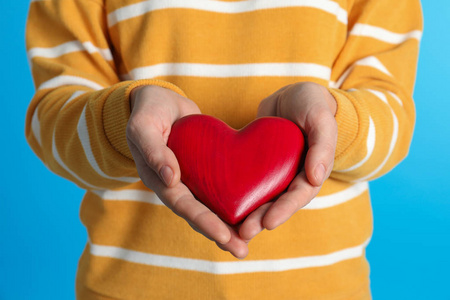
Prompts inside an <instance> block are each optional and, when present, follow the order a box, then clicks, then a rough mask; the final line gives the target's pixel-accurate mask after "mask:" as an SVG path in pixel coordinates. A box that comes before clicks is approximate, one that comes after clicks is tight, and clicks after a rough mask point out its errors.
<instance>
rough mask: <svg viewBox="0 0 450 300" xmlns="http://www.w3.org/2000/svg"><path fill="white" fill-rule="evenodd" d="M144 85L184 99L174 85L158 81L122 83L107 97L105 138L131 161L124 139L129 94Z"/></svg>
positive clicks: (180, 91) (131, 157) (104, 124)
mask: <svg viewBox="0 0 450 300" xmlns="http://www.w3.org/2000/svg"><path fill="white" fill-rule="evenodd" d="M144 85H157V86H160V87H163V88H167V89H170V90H172V91H174V92H176V93H178V94H180V95H181V96H183V97H186V94H185V93H184V92H183V91H182V90H181V89H180V88H179V87H177V86H176V85H174V84H172V83H170V82H166V81H163V80H158V79H142V80H136V81H127V82H123V83H122V84H119V85H118V86H117V89H115V90H114V91H113V92H112V93H111V94H110V95H109V97H108V99H107V100H106V101H105V104H104V106H103V126H104V129H105V134H106V137H107V138H108V140H109V142H110V143H111V145H112V146H113V147H114V149H116V150H117V151H118V152H119V153H121V154H122V155H124V156H125V157H127V158H129V159H131V160H132V159H133V156H132V155H131V152H130V149H129V148H128V144H127V138H126V128H127V124H128V120H129V118H130V114H131V112H130V93H131V91H132V90H133V89H134V88H136V87H140V86H144Z"/></svg>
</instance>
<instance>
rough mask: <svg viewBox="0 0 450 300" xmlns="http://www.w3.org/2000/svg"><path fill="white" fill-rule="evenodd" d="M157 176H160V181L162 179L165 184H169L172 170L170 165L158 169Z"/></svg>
mask: <svg viewBox="0 0 450 300" xmlns="http://www.w3.org/2000/svg"><path fill="white" fill-rule="evenodd" d="M159 176H160V177H161V179H162V181H164V183H165V184H166V185H167V186H169V185H170V183H171V182H172V178H173V171H172V169H171V168H170V167H168V166H164V167H162V168H161V170H160V171H159Z"/></svg>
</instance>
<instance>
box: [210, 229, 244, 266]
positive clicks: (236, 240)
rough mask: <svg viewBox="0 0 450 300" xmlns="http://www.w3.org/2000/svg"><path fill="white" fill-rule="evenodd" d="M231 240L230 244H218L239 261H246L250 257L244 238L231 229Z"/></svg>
mask: <svg viewBox="0 0 450 300" xmlns="http://www.w3.org/2000/svg"><path fill="white" fill-rule="evenodd" d="M230 232H231V238H230V240H229V241H228V243H225V244H221V243H217V242H216V244H217V246H218V247H219V248H220V249H222V250H224V251H228V252H230V253H231V254H232V255H233V256H234V257H236V258H239V259H244V258H245V257H246V256H247V255H248V245H247V243H246V242H245V241H244V240H242V238H241V237H240V236H239V235H238V234H237V232H236V231H234V230H233V229H231V228H230Z"/></svg>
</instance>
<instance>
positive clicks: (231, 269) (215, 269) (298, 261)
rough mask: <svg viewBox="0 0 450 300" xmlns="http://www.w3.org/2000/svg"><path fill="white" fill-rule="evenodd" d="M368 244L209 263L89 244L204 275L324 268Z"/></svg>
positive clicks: (95, 250)
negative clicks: (291, 255) (319, 252)
mask: <svg viewBox="0 0 450 300" xmlns="http://www.w3.org/2000/svg"><path fill="white" fill-rule="evenodd" d="M368 243H369V241H366V242H364V243H362V244H361V245H357V246H355V247H351V248H346V249H342V250H339V251H335V252H331V253H328V254H324V255H314V256H303V257H294V258H284V259H272V260H243V261H220V262H214V261H208V260H202V259H192V258H182V257H175V256H166V255H156V254H149V253H145V252H140V251H134V250H129V249H124V248H119V247H114V246H103V245H97V244H92V243H90V245H89V246H90V253H91V254H92V255H94V256H98V257H110V258H116V259H120V260H124V261H127V262H132V263H138V264H143V265H148V266H153V267H162V268H172V269H178V270H184V271H195V272H203V273H209V274H216V275H225V274H245V273H255V272H283V271H291V270H299V269H305V268H314V267H323V266H330V265H333V264H336V263H338V262H341V261H345V260H349V259H353V258H359V257H361V256H363V254H364V249H365V248H366V246H367V244H368Z"/></svg>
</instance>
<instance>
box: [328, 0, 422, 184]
mask: <svg viewBox="0 0 450 300" xmlns="http://www.w3.org/2000/svg"><path fill="white" fill-rule="evenodd" d="M348 20H349V21H348V37H347V41H346V43H345V45H344V46H343V48H342V51H341V52H340V54H339V56H338V58H337V60H336V61H335V64H334V66H333V71H332V81H333V82H332V83H331V87H330V89H329V91H330V92H331V94H332V95H333V96H334V97H335V99H336V101H337V104H338V110H337V113H336V120H337V123H338V143H337V149H336V157H335V164H334V167H333V172H332V174H331V177H332V178H335V179H339V180H344V181H367V180H372V179H375V178H377V177H379V176H381V175H383V174H385V173H387V172H389V171H390V170H391V169H392V168H393V167H395V166H396V165H397V164H398V163H399V162H400V161H401V160H402V159H404V158H405V157H406V155H407V153H408V150H409V146H410V143H411V139H412V135H413V130H414V123H415V108H414V102H413V99H412V94H413V87H414V82H415V74H416V67H417V59H418V52H419V42H420V39H421V36H422V11H421V5H420V2H419V1H418V0H401V1H395V3H394V2H392V1H389V0H359V1H358V0H356V1H355V3H353V6H352V7H351V9H350V12H349V18H348Z"/></svg>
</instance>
